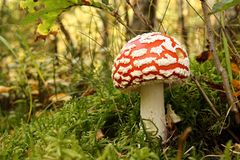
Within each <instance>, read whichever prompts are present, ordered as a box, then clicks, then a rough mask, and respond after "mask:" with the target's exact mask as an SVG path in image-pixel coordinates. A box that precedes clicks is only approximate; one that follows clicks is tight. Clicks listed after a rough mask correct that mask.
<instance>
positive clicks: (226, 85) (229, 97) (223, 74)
mask: <svg viewBox="0 0 240 160" xmlns="http://www.w3.org/2000/svg"><path fill="white" fill-rule="evenodd" d="M200 1H201V4H202V10H203V16H204V21H205V25H206V31H207V37H208V39H209V45H210V51H211V53H212V55H213V60H214V63H215V66H216V69H217V71H218V73H219V74H220V75H221V77H222V81H223V88H224V91H225V94H226V96H227V100H228V105H229V107H231V108H232V111H233V112H236V113H238V109H237V107H236V104H235V102H234V99H233V96H232V91H231V88H230V84H229V80H228V75H227V72H226V70H225V69H224V68H223V66H222V64H221V62H220V59H219V57H218V55H217V52H216V49H215V40H214V35H213V31H212V25H211V20H210V17H209V13H210V12H209V8H208V5H207V3H206V1H205V0H200Z"/></svg>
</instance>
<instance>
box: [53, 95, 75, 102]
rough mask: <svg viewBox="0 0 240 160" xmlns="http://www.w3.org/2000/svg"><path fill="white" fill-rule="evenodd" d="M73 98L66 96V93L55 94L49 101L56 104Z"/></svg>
mask: <svg viewBox="0 0 240 160" xmlns="http://www.w3.org/2000/svg"><path fill="white" fill-rule="evenodd" d="M71 98H72V96H70V95H68V94H66V93H58V94H54V95H52V96H51V97H49V101H51V102H53V103H56V102H60V101H64V102H66V101H69V100H70V99H71Z"/></svg>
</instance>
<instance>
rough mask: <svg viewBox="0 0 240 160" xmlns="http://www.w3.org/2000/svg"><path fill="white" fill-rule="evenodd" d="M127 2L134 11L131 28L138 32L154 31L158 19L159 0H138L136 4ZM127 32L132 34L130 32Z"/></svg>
mask: <svg viewBox="0 0 240 160" xmlns="http://www.w3.org/2000/svg"><path fill="white" fill-rule="evenodd" d="M127 3H128V4H129V5H130V7H131V8H132V9H133V12H134V15H133V19H132V22H131V24H130V28H131V29H132V30H133V31H134V32H135V33H136V34H141V33H144V32H149V31H153V29H154V26H155V21H156V5H157V0H138V1H136V2H135V3H134V4H133V3H130V2H129V1H128V0H127ZM127 34H128V35H131V34H129V32H128V33H127ZM131 36H132V35H131Z"/></svg>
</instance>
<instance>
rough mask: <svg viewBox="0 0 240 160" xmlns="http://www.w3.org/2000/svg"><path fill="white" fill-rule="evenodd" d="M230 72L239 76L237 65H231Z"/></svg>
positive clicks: (239, 70)
mask: <svg viewBox="0 0 240 160" xmlns="http://www.w3.org/2000/svg"><path fill="white" fill-rule="evenodd" d="M231 67H232V71H233V73H235V74H237V75H239V74H240V68H239V66H238V65H237V64H235V63H231Z"/></svg>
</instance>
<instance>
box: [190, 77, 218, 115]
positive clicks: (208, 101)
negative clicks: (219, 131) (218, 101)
mask: <svg viewBox="0 0 240 160" xmlns="http://www.w3.org/2000/svg"><path fill="white" fill-rule="evenodd" d="M191 79H192V80H193V81H194V83H195V84H196V86H197V87H198V89H199V91H200V92H201V94H202V96H203V97H204V98H205V100H206V101H207V103H208V104H209V106H210V107H211V109H212V111H213V112H214V114H215V115H216V116H218V117H219V116H220V114H219V112H218V111H217V109H216V107H215V105H214V104H213V103H212V102H211V100H210V99H209V98H208V96H207V94H206V92H205V91H204V90H203V88H202V87H201V85H200V84H199V82H198V80H197V79H196V78H195V77H194V76H192V75H191Z"/></svg>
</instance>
